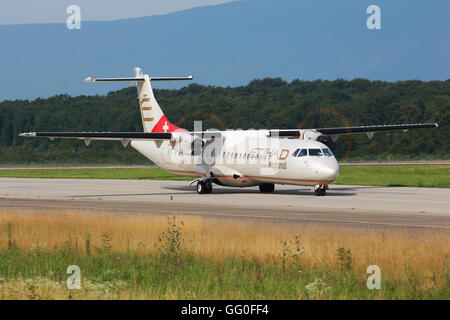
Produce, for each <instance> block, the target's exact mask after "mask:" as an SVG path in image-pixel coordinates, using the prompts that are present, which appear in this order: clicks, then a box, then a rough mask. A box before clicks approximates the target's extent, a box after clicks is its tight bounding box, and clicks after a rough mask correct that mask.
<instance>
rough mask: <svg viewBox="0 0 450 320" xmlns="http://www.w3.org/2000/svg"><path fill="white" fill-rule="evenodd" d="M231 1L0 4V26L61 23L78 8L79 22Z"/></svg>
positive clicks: (21, 0) (11, 0) (7, 0)
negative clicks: (71, 9)
mask: <svg viewBox="0 0 450 320" xmlns="http://www.w3.org/2000/svg"><path fill="white" fill-rule="evenodd" d="M231 1H233V0H114V1H112V0H1V1H0V24H21V23H39V22H44V23H46V22H65V21H66V19H67V16H68V14H67V13H66V9H67V7H68V6H69V5H72V4H75V5H78V6H79V7H80V8H81V18H82V20H117V19H124V18H134V17H142V16H152V15H155V14H166V13H170V12H173V11H178V10H184V9H189V8H193V7H200V6H205V5H215V4H220V3H225V2H231Z"/></svg>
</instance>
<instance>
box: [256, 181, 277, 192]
mask: <svg viewBox="0 0 450 320" xmlns="http://www.w3.org/2000/svg"><path fill="white" fill-rule="evenodd" d="M274 190H275V185H274V184H273V183H263V184H260V185H259V191H261V192H263V193H269V192H273V191H274Z"/></svg>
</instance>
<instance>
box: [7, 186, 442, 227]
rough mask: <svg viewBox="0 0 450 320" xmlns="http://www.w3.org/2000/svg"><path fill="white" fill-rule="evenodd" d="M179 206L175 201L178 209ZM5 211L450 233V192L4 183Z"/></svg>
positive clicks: (350, 188) (292, 187)
mask: <svg viewBox="0 0 450 320" xmlns="http://www.w3.org/2000/svg"><path fill="white" fill-rule="evenodd" d="M171 199H172V201H171ZM0 208H36V209H48V210H58V209H62V208H64V209H92V210H106V211H112V212H127V213H142V214H187V215H200V216H208V217H221V218H233V219H236V218H238V219H257V220H261V219H262V220H271V221H283V222H289V223H302V224H306V223H308V224H321V225H340V226H356V227H361V226H365V227H386V228H391V227H394V228H415V229H436V230H450V189H438V188H403V187H370V186H342V185H331V186H330V190H328V193H327V196H325V197H317V196H315V195H314V194H313V192H312V191H311V190H310V189H309V188H306V187H296V186H280V185H276V190H275V193H273V194H262V193H260V192H259V190H258V188H245V189H240V188H227V187H220V186H214V191H213V193H212V194H204V195H199V194H197V193H196V191H195V186H189V185H188V182H186V181H157V180H87V179H17V178H0Z"/></svg>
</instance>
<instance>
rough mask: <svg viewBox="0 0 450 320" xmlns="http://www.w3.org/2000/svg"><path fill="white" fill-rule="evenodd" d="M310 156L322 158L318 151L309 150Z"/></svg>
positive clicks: (320, 152)
mask: <svg viewBox="0 0 450 320" xmlns="http://www.w3.org/2000/svg"><path fill="white" fill-rule="evenodd" d="M309 155H310V156H323V153H322V150H320V149H309Z"/></svg>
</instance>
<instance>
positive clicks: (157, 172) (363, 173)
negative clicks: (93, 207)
mask: <svg viewBox="0 0 450 320" xmlns="http://www.w3.org/2000/svg"><path fill="white" fill-rule="evenodd" d="M0 177H11V178H66V179H150V180H186V181H189V180H192V178H190V177H182V176H178V175H175V174H172V173H170V172H168V171H165V170H163V169H159V168H149V169H145V168H124V169H104V168H99V169H21V170H0ZM334 183H335V184H353V185H373V186H407V187H434V188H450V166H449V165H442V166H441V165H429V166H427V165H424V166H354V167H353V166H343V167H341V172H340V176H339V178H338V179H337V180H336V181H335V182H334Z"/></svg>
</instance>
